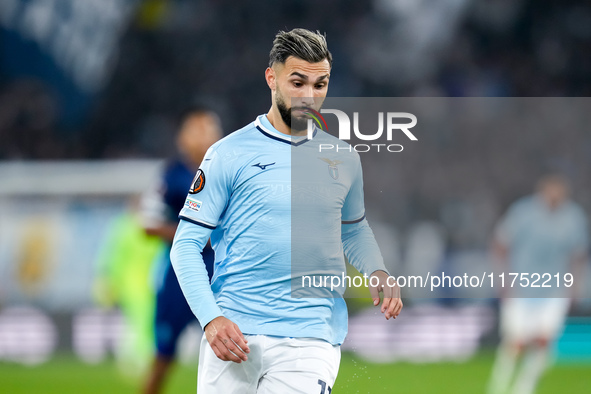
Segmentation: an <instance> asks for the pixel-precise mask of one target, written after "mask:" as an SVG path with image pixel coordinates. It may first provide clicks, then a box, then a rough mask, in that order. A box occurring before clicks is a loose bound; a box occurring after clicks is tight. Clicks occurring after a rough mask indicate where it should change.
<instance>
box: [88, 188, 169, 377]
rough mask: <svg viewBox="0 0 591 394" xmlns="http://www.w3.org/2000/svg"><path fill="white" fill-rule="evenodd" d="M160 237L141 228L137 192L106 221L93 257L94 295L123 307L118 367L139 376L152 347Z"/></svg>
mask: <svg viewBox="0 0 591 394" xmlns="http://www.w3.org/2000/svg"><path fill="white" fill-rule="evenodd" d="M163 248H164V245H163V242H162V240H160V239H159V238H158V237H156V236H153V235H148V234H146V233H145V231H144V229H143V227H142V222H141V218H140V213H139V196H134V197H133V198H131V199H130V202H129V206H128V209H127V210H125V211H124V212H123V213H121V215H119V216H117V217H115V218H114V219H113V220H112V222H111V223H110V225H109V228H108V230H107V234H106V237H105V240H104V241H103V244H102V247H101V249H100V252H99V255H98V259H97V277H96V280H95V283H94V289H93V290H94V298H95V300H96V301H97V302H98V303H99V304H100V305H101V306H103V307H106V308H112V307H114V306H115V305H117V307H118V308H119V309H120V310H121V312H122V313H123V318H124V321H125V326H124V327H125V334H124V340H122V341H120V343H119V344H118V348H117V349H116V354H115V356H116V359H117V364H118V366H119V368H120V370H121V371H122V372H123V373H124V374H125V375H127V376H133V377H136V378H137V377H138V376H140V375H143V374H144V373H145V372H146V369H147V367H148V360H149V359H150V357H151V355H152V347H153V339H152V338H153V335H154V331H153V320H154V292H153V288H152V287H151V286H150V285H149V282H150V281H149V277H150V272H151V271H152V264H153V262H154V259H155V258H156V256H157V255H158V254H159V253H160V252H161V251H162V249H163Z"/></svg>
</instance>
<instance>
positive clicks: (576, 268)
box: [564, 210, 589, 299]
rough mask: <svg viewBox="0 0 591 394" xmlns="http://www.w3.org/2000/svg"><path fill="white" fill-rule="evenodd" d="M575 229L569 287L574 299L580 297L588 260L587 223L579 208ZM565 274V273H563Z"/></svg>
mask: <svg viewBox="0 0 591 394" xmlns="http://www.w3.org/2000/svg"><path fill="white" fill-rule="evenodd" d="M576 228H577V230H576V231H575V239H574V240H573V253H572V258H571V264H570V273H571V274H572V278H573V285H572V286H571V288H570V297H571V298H573V299H576V298H578V297H580V295H581V294H582V292H583V291H584V289H583V283H584V279H583V278H585V268H586V265H587V262H588V261H589V223H588V222H587V218H586V216H585V213H584V212H583V211H582V210H580V213H579V215H578V220H577V226H576ZM564 274H565V273H564Z"/></svg>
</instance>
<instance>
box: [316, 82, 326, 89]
mask: <svg viewBox="0 0 591 394" xmlns="http://www.w3.org/2000/svg"><path fill="white" fill-rule="evenodd" d="M325 86H326V84H324V83H317V84H316V89H324V87H325Z"/></svg>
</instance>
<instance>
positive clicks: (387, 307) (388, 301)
mask: <svg viewBox="0 0 591 394" xmlns="http://www.w3.org/2000/svg"><path fill="white" fill-rule="evenodd" d="M391 304H392V298H389V297H384V301H382V313H383V314H384V315H386V319H388V318H390V313H389V310H390V305H391Z"/></svg>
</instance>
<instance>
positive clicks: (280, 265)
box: [171, 29, 402, 394]
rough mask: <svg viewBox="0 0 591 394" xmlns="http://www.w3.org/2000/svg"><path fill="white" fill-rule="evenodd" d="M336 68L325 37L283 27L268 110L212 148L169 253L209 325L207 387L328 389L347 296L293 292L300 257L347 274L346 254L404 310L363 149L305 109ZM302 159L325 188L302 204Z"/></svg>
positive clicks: (394, 311) (387, 303)
mask: <svg viewBox="0 0 591 394" xmlns="http://www.w3.org/2000/svg"><path fill="white" fill-rule="evenodd" d="M331 64H332V56H331V54H330V52H329V51H328V48H327V44H326V39H325V37H324V36H323V35H321V34H319V33H314V32H311V31H308V30H304V29H294V30H292V31H289V32H279V33H278V34H277V35H276V37H275V40H274V42H273V47H272V49H271V52H270V60H269V67H268V68H267V69H266V71H265V78H266V82H267V85H268V86H269V88H270V90H271V101H272V102H271V108H270V110H269V112H268V113H266V114H263V115H260V116H258V117H257V118H256V119H255V120H254V121H253V122H252V123H250V124H249V125H247V126H245V127H244V128H242V129H240V130H238V131H235V132H233V133H232V134H230V135H229V136H227V137H226V138H224V139H222V140H220V141H219V142H217V143H216V144H214V145H213V146H212V147H211V148H210V149H209V151H208V152H207V154H206V156H205V159H204V160H203V162H202V164H201V166H200V169H199V170H198V171H197V174H196V176H195V179H194V182H193V185H192V186H191V189H190V190H189V194H188V196H187V200H186V203H185V206H184V208H183V209H182V211H181V212H180V218H181V221H180V223H179V227H178V229H177V232H176V235H175V240H174V243H173V247H172V251H171V257H172V263H173V266H174V269H175V272H176V273H177V277H178V278H179V283H180V285H181V288H182V290H183V293H184V294H185V297H186V298H187V300H188V302H189V305H190V306H191V309H192V310H193V312H194V313H195V315H196V316H197V318H198V319H199V322H200V323H201V325H202V326H203V327H204V328H205V336H204V338H203V340H202V343H201V351H200V355H199V372H198V384H197V386H198V389H197V391H198V392H199V393H240V394H248V393H327V394H328V393H330V392H331V391H332V386H333V385H334V382H335V379H336V376H337V372H338V368H339V363H340V345H341V343H342V342H343V340H344V338H345V335H346V332H347V309H346V305H345V301H344V300H343V298H342V297H340V296H334V297H332V298H331V297H317V296H316V297H307V298H305V297H296V296H293V294H292V284H293V283H292V274H293V272H294V271H297V270H298V269H299V267H300V264H302V265H303V266H307V267H316V269H317V270H318V272H320V271H322V272H328V271H330V270H331V269H332V268H333V267H334V266H335V265H339V266H340V270H341V272H344V271H345V262H344V255H346V257H347V258H348V260H349V261H350V262H351V264H353V265H354V266H355V267H356V268H357V269H358V270H359V271H361V272H362V273H364V274H367V275H368V276H369V277H371V278H373V279H372V283H374V284H375V286H373V287H370V292H371V296H372V298H373V301H374V305H379V303H380V292H381V293H383V302H382V304H381V312H382V313H384V315H385V317H386V319H390V318H396V316H397V315H398V314H399V313H400V310H401V308H402V302H401V300H400V295H399V288H398V287H397V286H395V285H394V284H393V281H390V283H388V279H392V277H389V275H388V273H387V272H386V270H385V268H384V264H383V260H382V257H381V255H380V252H379V249H378V247H377V243H376V242H375V239H374V236H373V233H372V231H371V229H370V228H369V225H368V223H367V220H366V219H365V212H364V203H363V185H362V175H361V163H360V160H359V156H358V154H357V153H356V152H354V151H351V152H349V151H347V150H346V149H345V148H346V147H349V145H348V144H346V143H345V142H343V141H340V140H338V139H337V138H334V137H332V136H330V135H329V134H327V133H325V132H323V131H321V130H318V129H317V130H316V131H315V137H314V138H313V139H311V140H308V139H307V137H306V127H307V126H306V125H307V124H308V116H309V115H307V112H308V111H309V110H318V109H319V108H320V107H319V106H320V104H321V103H322V101H323V99H324V98H325V97H326V93H327V89H328V83H329V79H330V72H331ZM296 99H297V100H296ZM295 102H297V106H296V104H294V103H295ZM319 142H328V143H332V144H333V145H337V144H338V145H339V146H340V147H341V148H343V149H341V151H342V153H341V154H340V156H336V155H329V154H325V153H321V154H319V153H318V146H317V144H318V143H319ZM315 144H316V145H315ZM294 155H296V156H299V157H300V158H302V157H306V155H308V157H309V158H310V160H309V161H307V162H306V168H303V169H302V171H304V173H305V175H309V176H310V179H311V182H312V184H313V186H314V185H315V186H317V187H311V189H310V190H306V185H304V186H303V194H304V196H303V198H301V199H300V197H302V196H300V195H299V194H297V195H296V194H294V193H293V189H292V187H294V183H293V182H292V181H293V179H292V176H295V177H300V178H302V177H301V173H298V172H297V170H298V169H297V168H293V169H292V164H293V160H292V159H293V156H294ZM337 158H338V160H337ZM292 170H296V171H292ZM301 217H303V218H310V220H311V221H310V222H308V223H307V228H297V229H296V230H297V232H298V233H297V234H295V235H298V236H299V235H301V236H302V237H303V239H305V241H306V242H305V246H306V249H305V250H301V249H300V250H294V248H293V247H292V246H293V245H292V235H294V227H292V224H293V221H294V220H296V219H301ZM300 223H301V220H300ZM319 230H320V231H319ZM321 230H326V231H321ZM314 234H322V236H320V237H314V236H313V235H314ZM310 235H312V236H310ZM210 236H211V242H212V245H213V247H214V250H215V252H216V262H215V271H214V272H215V273H214V277H213V279H212V282H211V286H210V283H209V281H208V280H207V274H206V270H205V268H204V265H203V263H202V261H201V260H202V259H201V257H200V254H199V252H200V251H201V249H202V248H203V247H204V246H205V244H206V243H207V240H208V239H209V238H210ZM294 259H295V260H297V261H294ZM306 272H307V271H306ZM306 272H304V273H306ZM296 287H297V286H296ZM297 290H301V287H300V288H297ZM304 290H305V289H304ZM303 293H306V292H305V291H304V292H303Z"/></svg>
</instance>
